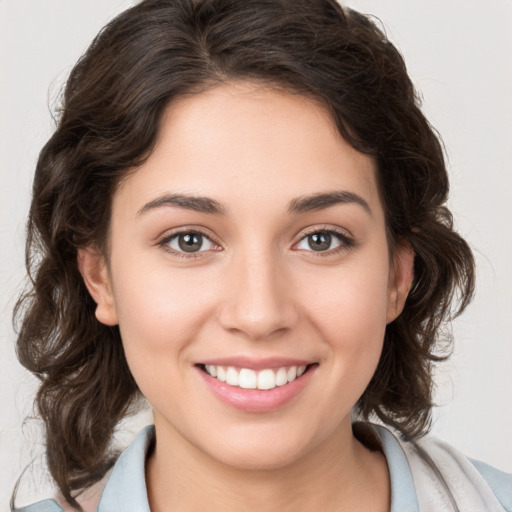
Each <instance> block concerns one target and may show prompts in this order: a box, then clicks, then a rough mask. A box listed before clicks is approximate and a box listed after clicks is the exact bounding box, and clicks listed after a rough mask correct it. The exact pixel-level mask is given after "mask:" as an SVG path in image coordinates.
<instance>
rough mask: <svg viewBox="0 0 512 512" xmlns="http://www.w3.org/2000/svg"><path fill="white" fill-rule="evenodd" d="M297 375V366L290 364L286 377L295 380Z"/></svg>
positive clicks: (289, 380)
mask: <svg viewBox="0 0 512 512" xmlns="http://www.w3.org/2000/svg"><path fill="white" fill-rule="evenodd" d="M210 375H212V374H210ZM296 377H297V367H296V366H290V368H288V372H287V373H286V378H287V379H288V382H291V381H292V380H295V378H296Z"/></svg>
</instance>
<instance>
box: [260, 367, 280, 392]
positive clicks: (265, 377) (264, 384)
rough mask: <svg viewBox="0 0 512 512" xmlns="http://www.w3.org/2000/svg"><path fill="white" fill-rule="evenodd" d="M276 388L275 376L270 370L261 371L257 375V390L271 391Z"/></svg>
mask: <svg viewBox="0 0 512 512" xmlns="http://www.w3.org/2000/svg"><path fill="white" fill-rule="evenodd" d="M275 387H276V376H275V374H274V372H273V371H272V370H262V371H261V372H260V373H258V389H272V388H275Z"/></svg>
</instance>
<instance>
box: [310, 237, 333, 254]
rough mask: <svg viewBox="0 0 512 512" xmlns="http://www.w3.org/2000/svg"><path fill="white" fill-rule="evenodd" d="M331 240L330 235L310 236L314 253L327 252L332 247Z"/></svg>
mask: <svg viewBox="0 0 512 512" xmlns="http://www.w3.org/2000/svg"><path fill="white" fill-rule="evenodd" d="M331 238H332V237H331V235H330V234H329V233H314V234H312V235H309V236H308V244H309V247H310V248H311V249H312V250H313V251H326V250H327V249H329V247H331Z"/></svg>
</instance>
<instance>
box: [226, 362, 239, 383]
mask: <svg viewBox="0 0 512 512" xmlns="http://www.w3.org/2000/svg"><path fill="white" fill-rule="evenodd" d="M238 381H239V379H238V372H237V371H236V370H235V369H234V368H232V367H231V366H230V367H229V368H228V371H227V372H226V383H227V384H229V385H230V386H238Z"/></svg>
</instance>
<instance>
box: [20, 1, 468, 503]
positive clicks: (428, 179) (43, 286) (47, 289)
mask: <svg viewBox="0 0 512 512" xmlns="http://www.w3.org/2000/svg"><path fill="white" fill-rule="evenodd" d="M235 80H243V81H256V82H263V83H265V84H267V85H269V86H271V87H276V88H279V89H280V90H284V91H288V92H290V93H294V94H302V95H306V96H308V97H311V98H315V99H316V100H318V101H320V102H321V103H322V104H323V105H324V106H325V108H326V109H327V110H328V111H329V112H330V114H331V115H332V118H333V120H334V122H335V123H336V126H337V128H338V130H339V132H340V134H341V135H342V136H343V137H344V138H345V139H346V140H347V141H348V142H349V143H350V144H351V145H352V146H353V147H354V148H355V149H357V150H358V151H361V152H363V153H365V154H367V155H370V156H372V157H373V158H375V160H376V162H377V164H378V169H379V182H380V188H381V194H382V200H383V203H384V208H385V212H386V217H387V230H388V238H389V241H390V246H391V247H393V245H394V244H397V243H400V242H403V241H404V240H407V241H408V242H409V243H410V244H411V246H412V247H413V249H414V252H415V264H414V282H413V286H412V289H411V291H410V294H409V297H408V299H407V302H406V304H405V308H404V310H403V312H402V314H401V315H400V316H399V317H398V318H397V319H396V320H395V321H394V322H392V323H391V324H390V325H388V327H387V330H386V334H385V339H384V348H383V353H382V356H381V359H380V362H379V365H378V368H377V370H376V372H375V375H374V376H373V378H372V380H371V382H370V384H369V385H368V387H367V389H366V390H365V392H364V394H363V395H362V397H361V398H360V400H359V401H358V403H357V406H356V411H357V412H358V414H359V416H360V417H363V418H370V417H372V416H373V415H375V416H377V417H378V418H380V419H381V420H382V421H383V422H384V423H386V424H388V425H390V426H392V427H394V428H395V429H397V430H398V431H400V432H401V433H403V434H404V435H406V436H408V437H409V438H412V439H416V438H418V437H420V436H421V435H423V434H424V433H426V432H427V431H428V429H429V427H430V413H431V409H432V406H433V403H432V390H433V381H432V368H433V363H435V362H437V361H439V360H441V359H443V358H445V357H447V356H446V353H445V352H442V351H441V350H440V347H441V348H443V347H444V348H446V347H447V346H449V343H442V344H441V345H440V341H441V337H440V328H441V326H442V324H443V322H445V321H446V320H448V319H450V318H451V317H452V316H453V315H455V314H457V313H459V312H461V311H462V310H463V309H464V307H465V306H466V305H467V303H468V302H469V300H470V298H471V296H472V293H473V286H474V262H473V257H472V254H471V251H470V249H469V247H468V245H467V244H466V242H465V241H464V240H463V239H462V238H461V237H460V236H459V235H458V234H457V233H456V232H455V231H454V229H453V223H452V217H451V214H450V212H449V210H448V209H447V208H446V206H445V202H446V199H447V194H448V177H447V171H446V167H445V162H444V158H443V148H442V145H441V143H440V140H439V137H438V136H437V134H436V132H435V130H433V128H432V127H431V126H430V125H429V123H428V121H427V120H426V119H425V117H424V116H423V114H422V113H421V111H420V108H419V100H418V96H417V95H416V93H415V90H414V87H413V85H412V83H411V80H410V78H409V76H408V74H407V71H406V67H405V64H404V61H403V59H402V57H401V55H400V54H399V52H398V51H397V49H396V48H395V47H394V46H393V45H392V44H391V43H390V42H389V40H388V39H387V37H386V35H385V33H384V32H383V30H381V29H380V28H379V27H378V25H377V24H376V23H375V22H374V21H372V19H371V18H370V17H367V16H364V15H362V14H359V13H357V12H354V11H352V10H348V9H343V8H342V7H340V5H338V4H337V3H336V2H335V1H334V0H144V1H142V2H140V3H139V4H137V5H136V6H134V7H132V8H130V9H128V10H127V11H125V12H124V13H122V14H121V15H119V16H118V17H117V18H115V19H114V20H113V21H111V22H110V23H109V24H108V25H107V26H106V27H105V28H104V29H103V30H102V31H101V32H100V34H99V35H98V36H97V37H96V38H95V39H94V41H93V42H92V44H91V46H90V47H89V49H88V50H87V51H86V53H85V54H84V55H83V56H82V58H81V59H80V60H79V61H78V63H77V64H76V66H75V67H74V69H73V70H72V72H71V74H70V76H69V79H68V82H67V85H66V88H65V91H64V94H63V99H62V107H61V110H60V115H59V121H58V125H57V128H56V131H55V133H54V134H53V136H52V137H51V138H50V140H49V141H48V142H47V144H46V145H45V146H44V148H43V149H42V151H41V153H40V156H39V160H38V163H37V168H36V173H35V180H34V185H33V199H32V204H31V208H30V216H29V221H28V238H27V247H26V260H27V268H28V272H29V275H30V278H31V289H30V290H29V291H28V292H27V293H26V294H24V296H23V297H21V298H20V300H19V302H18V305H17V307H16V311H15V314H16V318H17V320H18V330H19V331H18V332H19V337H18V340H17V353H18V357H19V360H20V361H21V363H22V364H23V365H24V366H25V367H26V368H28V369H29V370H30V371H31V372H33V373H34V374H35V375H37V376H38V377H39V378H40V380H41V385H40V388H39V391H38V393H37V397H36V405H37V408H38V411H39V414H40V416H41V417H42V419H43V421H44V423H45V427H46V443H47V451H46V453H47V461H48V466H49V470H50V472H51V475H52V476H53V478H54V479H55V482H56V483H57V485H58V487H59V489H60V491H61V492H62V495H63V496H64V498H65V499H66V500H67V501H68V502H69V503H70V504H71V505H73V506H74V507H77V508H80V507H79V505H78V503H77V502H76V500H75V499H74V498H73V495H74V494H75V491H76V490H77V489H83V488H85V487H87V486H89V485H90V484H92V483H93V482H95V481H96V480H98V479H100V478H101V477H102V476H103V475H104V473H105V472H106V470H107V469H108V468H109V467H110V466H111V465H112V464H113V461H114V459H115V456H114V455H113V454H112V453H111V451H110V448H109V447H110V441H111V438H112V434H113V431H114V428H115V427H116V425H117V424H118V422H119V421H120V419H122V418H123V417H124V416H125V415H126V414H127V412H128V411H129V409H130V406H131V405H132V404H133V403H134V401H135V400H136V399H137V397H138V396H140V392H139V391H138V388H137V384H136V383H135V381H134V380H133V378H132V376H131V374H130V371H129V369H128V365H127V363H126V359H125V356H124V352H123V347H122V343H121V338H120V335H119V330H118V328H117V327H108V326H105V325H102V324H101V323H99V322H98V321H97V320H96V318H95V314H94V311H95V303H94V301H93V300H92V298H91V297H90V295H89V293H88V292H87V290H86V288H85V286H84V282H83V280H82V278H81V275H80V273H79V271H78V266H77V250H78V249H79V248H81V247H85V246H87V245H89V244H96V245H98V246H99V247H101V248H103V249H105V244H106V238H107V233H108V226H109V218H110V209H111V201H112V196H113V194H114V193H115V190H116V186H117V184H118V182H119V180H120V179H121V177H122V176H123V174H124V173H125V172H126V171H127V169H131V168H134V167H136V166H138V165H140V164H141V163H143V162H144V160H145V159H146V158H147V157H148V155H149V154H151V151H152V148H153V146H154V144H155V139H156V137H157V133H158V129H159V122H160V119H161V117H162V113H163V111H164V109H165V108H166V106H167V105H169V103H170V102H172V101H173V100H174V99H175V98H177V97H179V96H183V95H189V94H197V93H199V92H201V91H203V90H206V89H207V88H209V87H212V86H215V85H216V84H220V83H223V82H227V81H235ZM454 298H455V299H456V304H455V305H454V304H453V302H454V300H453V299H454ZM445 341H446V340H445Z"/></svg>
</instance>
